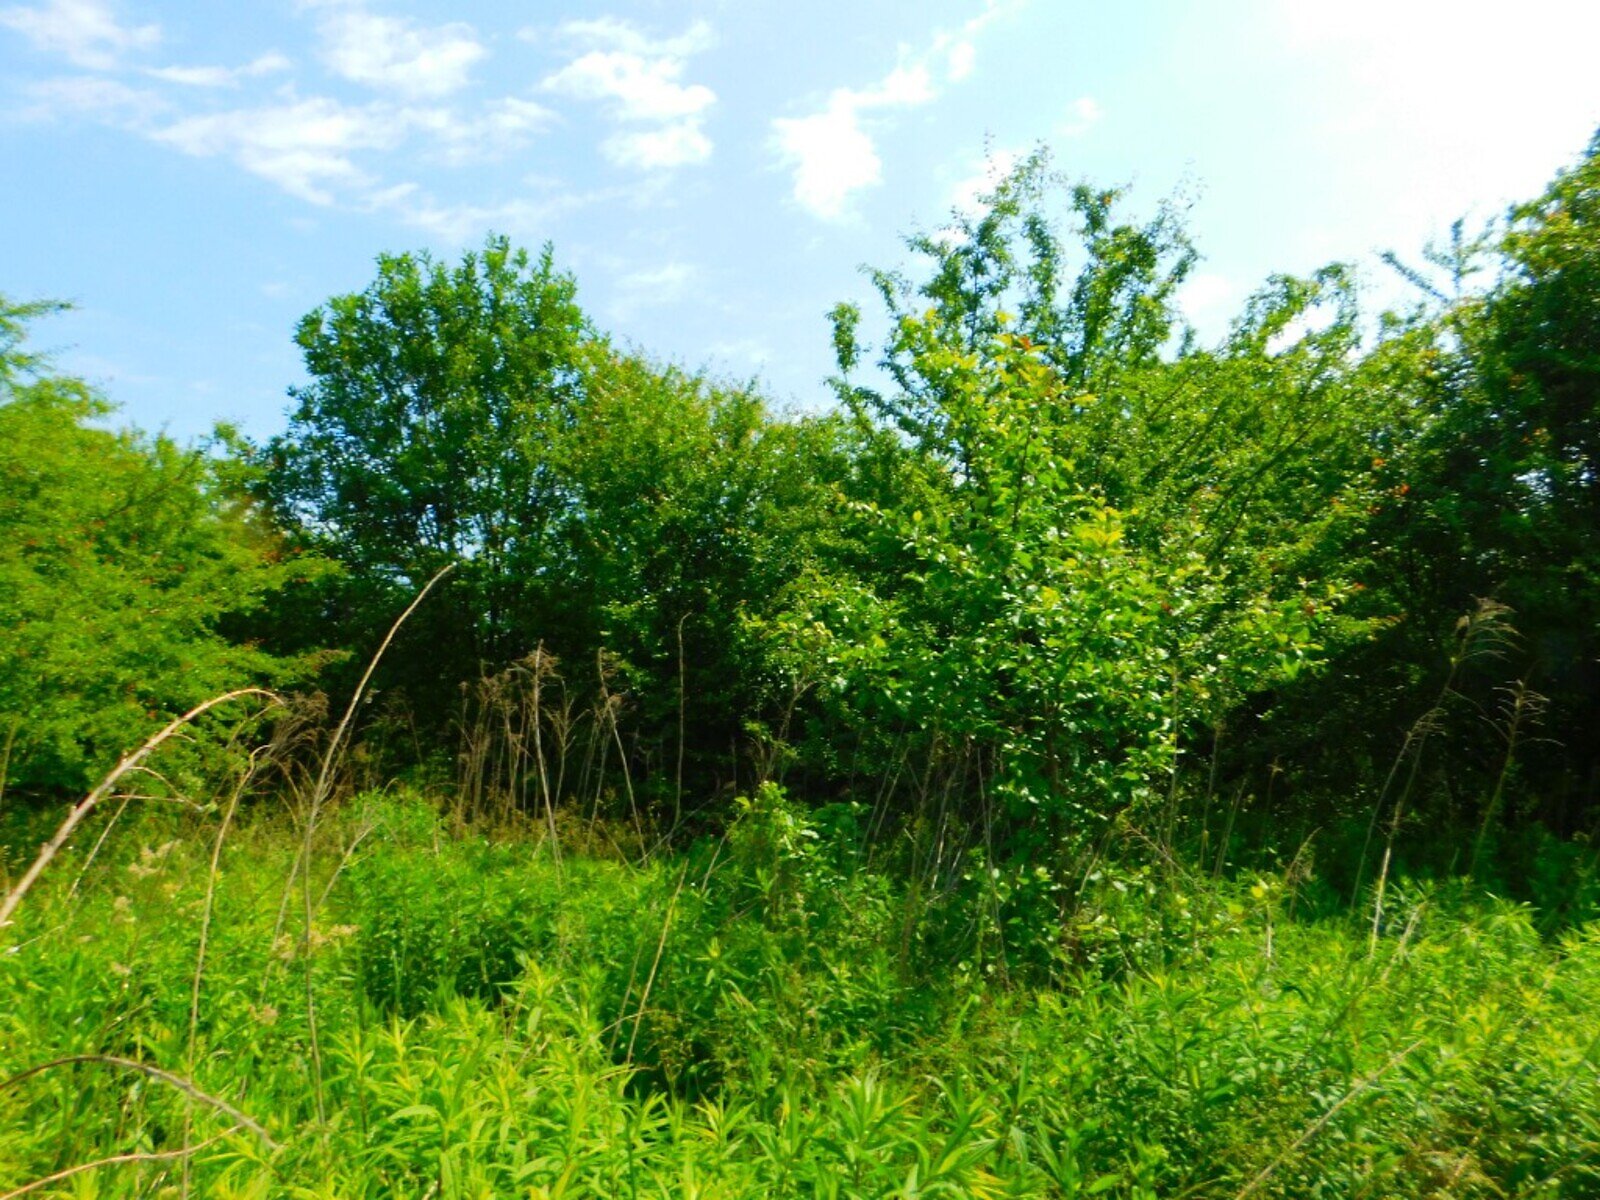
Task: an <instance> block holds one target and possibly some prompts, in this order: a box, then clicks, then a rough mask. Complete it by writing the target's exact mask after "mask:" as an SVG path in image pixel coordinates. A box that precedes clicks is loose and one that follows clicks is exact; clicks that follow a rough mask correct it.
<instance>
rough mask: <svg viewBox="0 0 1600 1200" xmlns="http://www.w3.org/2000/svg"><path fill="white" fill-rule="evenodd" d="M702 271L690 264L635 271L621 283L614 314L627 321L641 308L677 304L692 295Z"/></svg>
mask: <svg viewBox="0 0 1600 1200" xmlns="http://www.w3.org/2000/svg"><path fill="white" fill-rule="evenodd" d="M698 277H699V272H698V271H696V270H695V268H694V267H692V266H690V265H689V264H688V263H683V262H669V263H664V264H663V265H661V266H659V267H653V268H650V269H648V270H640V271H631V272H629V273H628V274H626V275H623V276H622V277H621V278H619V279H618V280H617V285H616V292H617V294H616V299H615V300H614V301H613V303H612V305H611V311H612V315H613V316H614V317H616V318H617V319H618V320H626V319H628V318H629V317H631V316H632V315H633V314H634V313H636V312H637V311H639V310H640V309H641V308H658V307H660V306H661V305H664V304H676V303H677V302H678V301H680V300H682V299H683V298H684V296H685V295H687V294H688V291H689V287H690V285H691V284H692V283H694V281H695V280H696V279H697V278H698Z"/></svg>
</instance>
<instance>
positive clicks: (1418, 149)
mask: <svg viewBox="0 0 1600 1200" xmlns="http://www.w3.org/2000/svg"><path fill="white" fill-rule="evenodd" d="M1596 46H1600V3H1596V2H1595V0H1522V2H1521V3H1520V4H1517V5H1510V4H1506V3H1504V2H1503V0H1495V2H1493V3H1490V2H1487V0H1449V2H1447V0H1339V2H1338V3H1333V2H1331V0H1205V2H1203V3H1202V2H1199V0H1117V2H1116V3H1108V2H1106V0H1093V2H1080V0H914V2H911V0H852V2H848V3H847V2H844V0H805V2H804V3H798V4H797V3H793V2H792V0H790V2H786V3H778V2H777V0H703V2H699V3H696V2H680V3H669V2H667V0H617V2H616V3H599V4H594V3H589V4H577V3H570V2H565V0H542V2H539V3H526V2H524V3H507V2H505V0H500V2H494V0H478V2H464V0H456V2H454V3H449V4H446V3H442V2H438V0H235V2H233V3H229V4H218V3H215V2H212V3H206V4H201V3H185V2H179V0H0V221H3V222H4V228H5V230H6V236H5V238H4V243H5V249H4V251H3V252H0V294H3V295H5V296H7V297H9V298H10V299H12V300H33V299H42V298H51V299H60V300H66V301H70V302H71V303H72V304H73V305H74V309H73V311H71V312H70V313H67V314H64V315H61V316H57V317H52V318H49V319H48V320H47V321H45V322H42V323H41V324H40V325H39V326H38V327H37V328H36V329H35V331H34V338H35V341H36V343H37V344H38V346H40V347H42V348H45V349H48V350H50V351H52V352H53V353H54V355H55V361H56V363H57V365H58V367H60V368H61V369H64V370H68V371H71V372H73V373H75V374H79V375H82V376H84V377H86V378H88V379H90V380H91V381H92V382H93V383H95V384H96V385H97V386H98V387H99V388H101V389H102V390H103V392H104V393H105V394H106V396H107V397H108V398H109V399H111V400H112V401H114V402H115V403H117V404H118V405H119V406H120V418H119V419H121V420H123V421H126V422H131V423H134V424H137V425H139V426H141V427H143V428H146V429H152V430H155V429H159V430H164V431H166V432H168V433H170V434H172V435H174V436H176V437H180V438H184V439H189V438H194V437H198V436H201V435H203V434H204V433H205V432H206V431H208V430H209V429H210V428H211V427H212V425H213V423H214V422H216V421H219V420H225V421H229V422H232V423H235V424H237V425H239V426H240V427H242V428H243V429H244V430H245V431H246V432H247V433H248V434H250V435H252V436H254V437H267V436H270V435H272V434H273V433H276V432H278V431H279V430H281V429H282V428H283V426H284V424H285V420H286V416H285V414H286V410H287V405H288V398H287V389H288V388H290V387H291V386H293V385H295V384H297V383H299V382H302V381H303V379H304V374H303V370H302V368H301V364H300V361H299V356H298V352H297V351H296V348H295V346H294V343H293V331H294V328H295V325H296V323H297V322H298V320H299V318H300V317H301V316H302V315H304V314H305V313H306V312H308V311H310V310H311V309H313V308H314V307H316V306H317V305H318V304H319V303H321V302H322V301H324V300H326V299H327V298H328V297H330V296H333V295H337V294H342V293H346V292H352V291H359V290H361V289H362V288H364V287H365V286H367V284H368V283H370V282H371V280H372V278H373V276H374V270H375V269H374V260H375V258H376V257H377V256H378V255H379V254H382V253H395V252H401V251H422V250H426V251H428V252H430V253H431V254H433V255H434V256H435V257H436V258H439V259H445V260H448V259H450V258H453V257H456V256H458V255H460V254H461V253H462V252H463V251H464V250H466V249H470V248H472V247H474V246H477V245H480V244H481V242H482V240H483V238H484V236H485V235H486V234H487V233H488V232H490V231H495V232H498V233H503V234H505V235H507V236H509V237H510V238H511V239H512V240H513V241H515V242H518V243H520V244H524V245H527V246H529V247H538V246H541V245H543V244H545V243H550V244H551V245H552V246H553V247H554V252H555V257H556V261H557V263H558V264H559V265H560V266H561V267H562V268H563V269H566V270H569V271H571V272H572V273H573V274H574V275H575V277H576V278H577V280H578V286H579V298H580V302H581V303H582V304H583V305H584V307H585V309H586V310H587V311H588V312H589V313H590V314H591V316H592V317H593V318H594V320H595V321H596V323H597V324H598V325H599V326H600V327H601V328H604V329H606V330H608V331H610V332H611V334H612V335H613V336H614V337H616V338H617V339H619V340H620V341H622V342H623V343H625V344H628V345H631V346H633V347H635V348H637V349H639V350H640V351H643V352H646V353H648V354H650V355H651V356H653V357H655V358H657V359H659V360H661V361H664V362H672V363H677V364H680V365H682V366H685V367H688V368H691V369H700V368H704V369H708V370H710V371H711V372H713V373H715V374H717V375H720V376H724V377H728V378H730V379H734V380H749V379H755V380H758V381H759V382H760V384H761V385H762V386H763V387H764V389H765V390H766V391H767V393H768V394H769V395H771V396H772V397H773V399H774V400H775V402H777V403H778V404H779V405H780V406H786V407H794V408H798V409H808V408H816V407H819V406H821V405H824V404H826V403H827V395H828V393H827V389H826V387H825V382H824V381H825V379H826V377H827V376H828V374H829V373H830V370H831V366H832V364H831V342H830V337H829V329H828V324H827V320H826V316H825V314H826V313H827V311H828V310H829V309H830V308H831V307H832V306H833V305H834V304H835V303H837V302H838V301H841V300H856V301H862V302H866V303H867V304H868V306H869V307H870V293H869V289H868V286H867V283H866V281H865V279H864V277H863V275H862V271H861V268H862V267H863V266H872V267H888V268H892V267H898V266H906V265H909V264H910V262H911V257H910V255H909V254H908V252H907V251H906V250H905V248H904V245H903V241H902V239H903V238H904V236H905V235H907V234H909V233H913V232H916V231H919V230H920V231H931V230H937V229H939V228H941V227H942V226H943V225H944V224H946V223H947V222H948V220H949V215H950V213H951V211H952V209H953V208H954V207H958V206H970V205H972V204H974V203H975V202H976V198H977V197H979V196H981V195H982V193H983V191H984V189H985V186H986V181H989V180H992V179H993V178H994V176H995V173H996V172H998V171H1003V170H1004V169H1005V168H1006V166H1007V165H1008V164H1010V163H1012V162H1014V161H1016V160H1017V159H1018V158H1019V157H1020V156H1022V155H1024V154H1026V153H1028V152H1029V151H1030V150H1031V149H1033V148H1035V147H1038V146H1046V147H1048V148H1049V150H1050V152H1051V154H1052V156H1053V161H1054V163H1055V165H1056V166H1057V167H1058V168H1059V169H1061V170H1062V171H1064V172H1066V173H1067V174H1068V175H1070V176H1072V177H1081V178H1087V179H1091V180H1094V181H1096V182H1098V183H1102V184H1111V185H1126V186H1127V187H1129V189H1130V205H1131V211H1133V212H1146V213H1148V212H1150V211H1151V210H1153V208H1154V207H1155V206H1156V205H1157V204H1159V203H1160V202H1162V201H1163V200H1164V199H1166V198H1168V197H1173V196H1178V197H1181V198H1182V199H1183V200H1184V201H1185V202H1186V203H1188V204H1189V205H1190V209H1189V227H1190V230H1191V233H1192V235H1193V237H1194V239H1195V240H1196V242H1197V243H1198V246H1199V248H1200V251H1201V253H1202V255H1203V256H1204V258H1203V261H1202V262H1201V264H1200V266H1199V268H1198V270H1197V273H1196V274H1195V276H1194V277H1193V278H1192V280H1191V281H1190V283H1189V284H1188V285H1187V287H1186V290H1185V293H1184V298H1183V302H1184V307H1185V309H1186V311H1187V313H1188V315H1189V317H1190V319H1191V320H1192V321H1193V322H1194V323H1195V324H1196V326H1197V327H1198V328H1199V329H1200V331H1201V333H1202V334H1203V335H1204V336H1207V337H1213V338H1214V337H1217V336H1220V335H1221V334H1222V333H1223V332H1224V331H1225V330H1226V327H1227V322H1228V320H1229V318H1230V316H1231V315H1232V313H1233V312H1235V311H1236V310H1237V308H1238V306H1239V305H1240V304H1241V303H1242V302H1243V300H1244V299H1245V298H1246V297H1247V296H1248V295H1249V293H1250V292H1251V291H1252V290H1253V289H1254V288H1255V287H1257V286H1259V285H1260V284H1261V283H1262V281H1263V280H1264V279H1265V278H1266V277H1267V276H1268V275H1269V274H1270V273H1272V272H1276V271H1289V272H1305V271H1310V270H1312V269H1314V268H1316V267H1317V266H1319V265H1321V264H1322V263H1325V262H1329V261H1333V260H1341V261H1350V262H1355V263H1356V264H1358V265H1359V266H1360V267H1361V268H1362V271H1363V277H1364V278H1365V279H1366V280H1368V287H1369V293H1370V298H1371V300H1372V303H1374V304H1381V303H1384V302H1386V301H1387V300H1388V299H1389V298H1390V297H1392V295H1393V288H1394V287H1396V286H1398V285H1397V284H1396V283H1394V282H1393V280H1392V279H1391V278H1390V277H1389V276H1386V275H1385V272H1384V268H1382V267H1381V266H1380V265H1378V263H1377V261H1376V255H1377V254H1378V253H1379V252H1381V251H1383V250H1388V249H1393V250H1396V251H1399V252H1400V253H1401V254H1402V255H1404V256H1409V257H1412V258H1415V257H1416V254H1417V252H1418V251H1419V250H1420V248H1421V247H1422V246H1423V245H1424V244H1425V243H1426V241H1427V240H1428V239H1430V238H1437V237H1440V236H1442V235H1443V234H1444V233H1445V231H1446V230H1447V229H1448V227H1449V224H1450V222H1451V221H1452V220H1454V219H1455V218H1457V217H1467V218H1468V219H1469V221H1471V222H1481V221H1483V220H1486V219H1488V218H1490V217H1493V216H1494V215H1496V214H1497V213H1499V212H1501V211H1503V209H1504V207H1505V205H1507V204H1508V203H1510V202H1513V201H1515V200H1518V199H1525V198H1529V197H1531V196H1533V195H1536V194H1537V193H1538V192H1539V191H1540V190H1541V188H1542V187H1543V185H1544V184H1545V183H1546V182H1547V181H1548V179H1549V178H1550V177H1551V176H1552V175H1553V174H1554V173H1555V171H1556V170H1558V169H1559V168H1560V167H1562V166H1563V165H1565V164H1569V163H1571V162H1572V161H1574V160H1575V159H1576V157H1577V156H1578V155H1579V154H1580V153H1581V152H1582V150H1583V149H1584V147H1585V145H1586V144H1587V142H1588V141H1589V139H1590V137H1591V136H1592V135H1593V134H1594V132H1595V130H1596V128H1597V127H1600V70H1596V69H1595V67H1594V48H1595V47H1596Z"/></svg>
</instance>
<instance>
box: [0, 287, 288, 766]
mask: <svg viewBox="0 0 1600 1200" xmlns="http://www.w3.org/2000/svg"><path fill="white" fill-rule="evenodd" d="M49 307H50V306H46V305H13V304H8V303H6V302H5V301H4V300H3V299H0V530H3V533H0V790H3V789H4V788H5V787H6V786H7V785H9V786H10V787H12V788H14V789H21V790H24V791H27V790H44V791H57V790H68V791H82V790H84V789H85V788H87V787H88V785H89V784H90V783H91V782H92V781H93V779H94V778H98V776H99V774H100V773H103V772H104V770H105V769H106V767H107V766H108V765H109V764H110V763H112V762H114V761H116V759H117V758H118V757H119V756H120V755H121V754H122V753H124V752H125V751H127V750H129V749H131V748H132V747H133V746H134V745H136V744H137V743H138V742H140V741H143V740H144V738H145V736H146V735H147V734H148V733H149V732H150V731H151V730H152V729H154V728H156V727H157V726H158V724H159V723H164V722H165V721H167V720H169V719H171V718H172V717H173V716H175V715H177V714H178V713H181V712H183V711H185V710H186V709H188V708H190V707H192V706H193V705H195V704H198V703H199V702H201V701H203V700H206V699H209V698H210V697H211V696H214V695H217V694H218V693H221V692H224V691H228V690H231V689H233V688H237V687H242V686H245V685H247V684H251V683H267V682H284V681H288V680H291V679H293V678H294V677H295V676H296V674H297V673H298V674H299V675H300V676H301V677H304V676H305V675H306V674H307V673H308V671H309V669H310V667H311V666H312V665H313V664H312V663H310V662H305V663H300V664H296V663H294V662H291V661H289V660H288V659H285V658H280V657H275V656H272V655H270V654H268V653H266V652H265V651H263V650H262V649H261V648H260V647H258V646H256V645H254V644H252V643H251V642H250V641H248V640H247V639H246V638H245V637H244V636H243V634H242V625H241V622H242V621H243V620H245V619H248V616H249V614H251V613H252V612H254V611H255V610H257V609H259V608H260V607H261V606H262V605H263V604H265V603H267V601H268V599H269V597H272V596H274V595H275V594H276V593H277V592H278V591H279V590H280V589H281V588H282V587H283V586H284V585H285V583H287V582H288V581H290V580H292V579H294V578H296V577H302V576H308V573H311V572H314V571H316V570H317V569H318V568H317V566H316V564H314V563H311V562H301V561H298V560H297V558H296V557H295V556H294V555H292V554H287V553H285V547H284V546H283V543H282V539H281V537H280V535H279V534H278V532H277V531H276V530H275V529H274V528H273V527H272V525H271V524H270V523H269V522H267V521H266V520H264V519H263V517H262V515H261V513H260V512H259V511H258V508H257V506H256V505H255V504H254V503H253V502H252V501H250V499H249V498H248V496H247V495H246V493H245V491H244V489H243V488H242V487H241V486H240V481H239V479H238V477H237V475H238V472H237V468H236V467H235V466H234V465H233V464H231V463H230V462H229V460H228V459H227V457H226V455H225V453H222V454H216V453H213V452H212V449H211V448H198V449H185V448H184V447H181V446H179V445H177V444H176V443H174V442H173V441H172V440H171V439H169V438H166V437H145V436H143V435H140V434H136V433H120V434H118V433H111V432H109V431H107V430H106V429H104V428H102V427H101V426H100V422H101V421H103V419H104V418H105V417H106V415H107V414H108V412H109V411H110V410H109V407H108V406H107V405H106V403H105V402H104V401H103V400H102V399H100V398H99V397H97V396H96V395H95V394H94V393H93V392H91V391H90V389H88V388H87V387H85V386H84V385H83V383H81V382H80V381H78V380H75V379H72V378H67V377H63V376H60V375H56V374H53V373H51V372H50V371H49V370H48V364H46V363H45V362H43V361H42V360H40V359H39V358H38V357H37V356H35V355H32V354H30V353H28V352H27V351H26V350H25V348H24V342H23V338H24V334H25V328H26V323H27V322H28V321H29V320H31V319H33V318H35V317H38V316H40V315H42V314H43V313H44V312H47V311H49ZM217 449H219V450H223V449H225V448H224V447H218V448H217Z"/></svg>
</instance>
